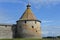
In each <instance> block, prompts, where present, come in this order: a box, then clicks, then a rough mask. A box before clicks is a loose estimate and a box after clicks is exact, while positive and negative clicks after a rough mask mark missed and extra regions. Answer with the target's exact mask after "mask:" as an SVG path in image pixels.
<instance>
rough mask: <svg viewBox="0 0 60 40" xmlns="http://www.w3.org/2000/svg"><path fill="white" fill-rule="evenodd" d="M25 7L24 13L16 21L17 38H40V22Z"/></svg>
mask: <svg viewBox="0 0 60 40" xmlns="http://www.w3.org/2000/svg"><path fill="white" fill-rule="evenodd" d="M30 7H31V5H29V4H28V5H27V9H26V11H25V12H24V13H23V15H22V16H21V18H20V19H19V20H18V21H17V34H18V37H19V38H41V25H40V23H41V21H39V20H37V19H36V17H35V16H34V14H33V13H32V11H31V9H30Z"/></svg>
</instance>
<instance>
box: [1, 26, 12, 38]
mask: <svg viewBox="0 0 60 40" xmlns="http://www.w3.org/2000/svg"><path fill="white" fill-rule="evenodd" d="M11 28H12V26H8V25H7V26H5V25H3V26H2V25H0V38H12V29H11Z"/></svg>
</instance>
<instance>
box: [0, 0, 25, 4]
mask: <svg viewBox="0 0 60 40" xmlns="http://www.w3.org/2000/svg"><path fill="white" fill-rule="evenodd" d="M0 3H23V4H26V2H24V1H21V0H0Z"/></svg>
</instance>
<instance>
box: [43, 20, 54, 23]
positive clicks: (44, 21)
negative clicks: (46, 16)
mask: <svg viewBox="0 0 60 40" xmlns="http://www.w3.org/2000/svg"><path fill="white" fill-rule="evenodd" d="M50 22H53V21H52V20H42V23H50Z"/></svg>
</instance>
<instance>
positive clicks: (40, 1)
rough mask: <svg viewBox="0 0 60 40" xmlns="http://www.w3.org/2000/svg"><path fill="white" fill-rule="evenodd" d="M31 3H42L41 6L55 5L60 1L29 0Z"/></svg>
mask: <svg viewBox="0 0 60 40" xmlns="http://www.w3.org/2000/svg"><path fill="white" fill-rule="evenodd" d="M29 1H30V2H31V3H35V4H37V3H41V4H45V3H46V4H48V3H55V2H60V0H29Z"/></svg>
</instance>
